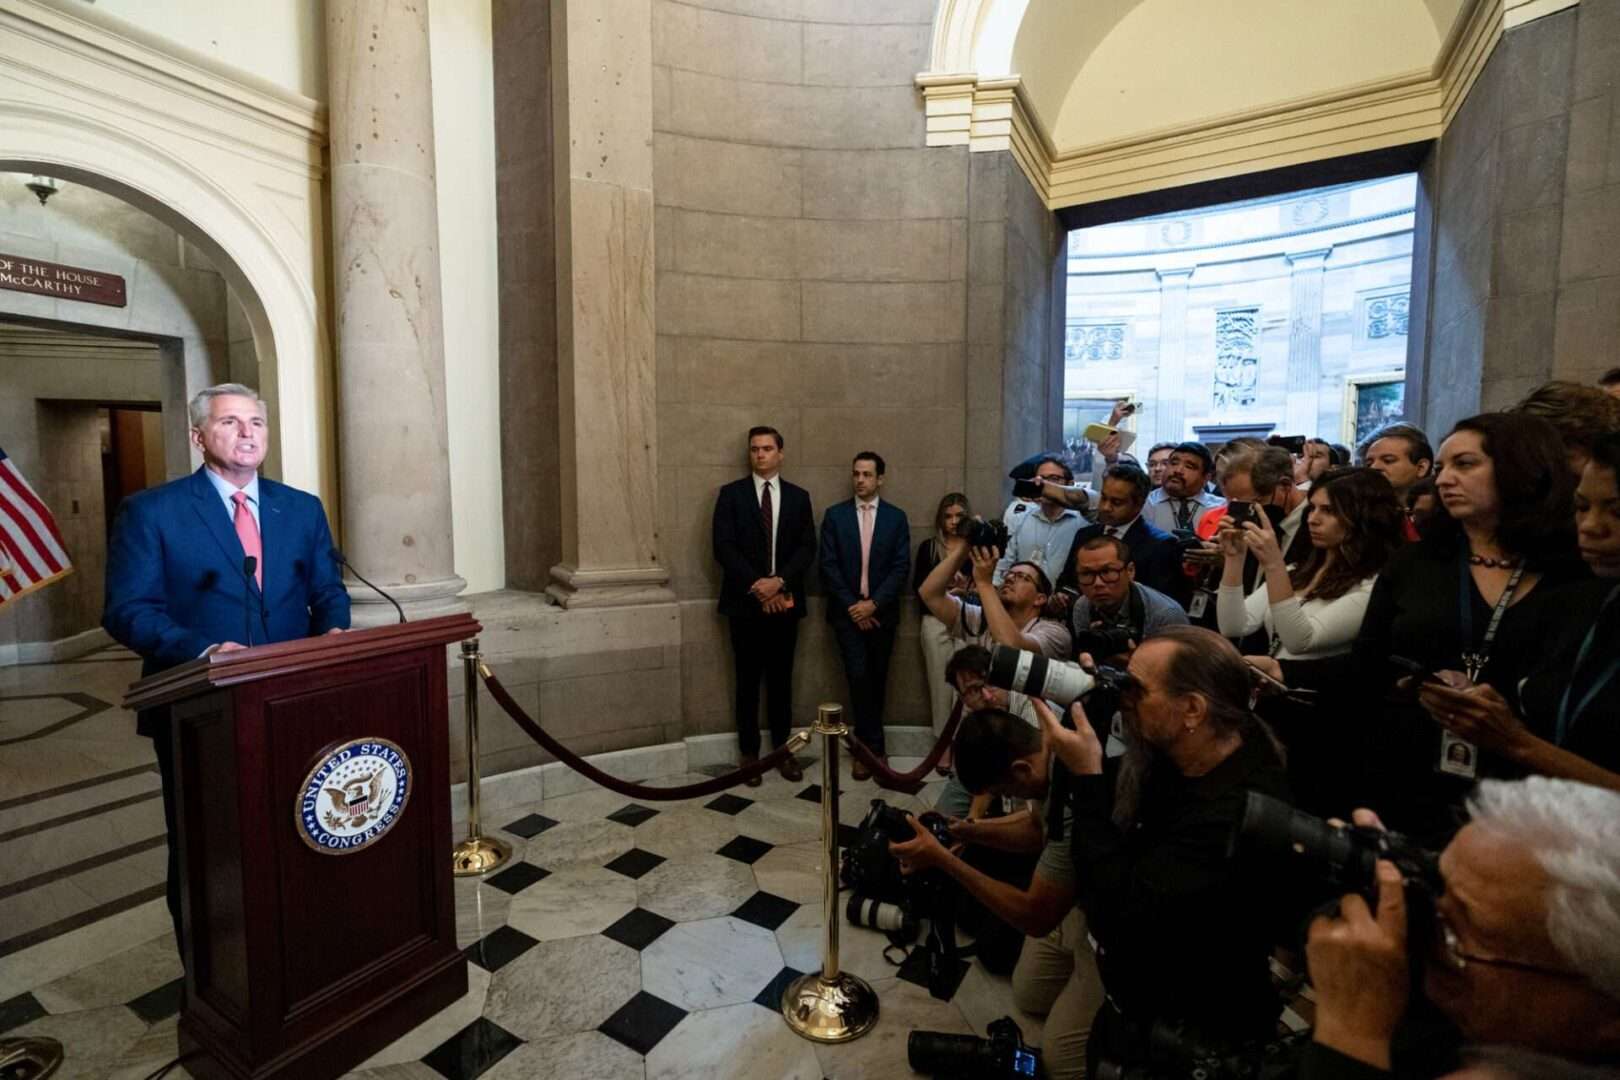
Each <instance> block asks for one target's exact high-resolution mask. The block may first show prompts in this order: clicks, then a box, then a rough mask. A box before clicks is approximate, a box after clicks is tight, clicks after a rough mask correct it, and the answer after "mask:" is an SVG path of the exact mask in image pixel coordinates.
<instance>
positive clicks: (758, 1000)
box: [754, 967, 804, 1012]
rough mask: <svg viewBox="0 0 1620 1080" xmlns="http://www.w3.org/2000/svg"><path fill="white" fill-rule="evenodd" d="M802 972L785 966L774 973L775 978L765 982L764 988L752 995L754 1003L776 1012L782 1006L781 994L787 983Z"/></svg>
mask: <svg viewBox="0 0 1620 1080" xmlns="http://www.w3.org/2000/svg"><path fill="white" fill-rule="evenodd" d="M803 974H804V972H802V971H796V970H794V969H793V968H790V967H785V968H783V969H782V970H781V971H778V972H777V973H776V978H774V979H772V980H771V981H770V982H768V983H766V984H765V989H763V990H761V991H760V992H759V993H758V994H755V995H754V1004H755V1005H763V1006H765V1008H767V1009H769V1010H771V1011H772V1012H776V1011H778V1010H780V1009H781V1008H782V994H783V993H784V992H785V991H786V990H787V988H788V983H790V982H792V981H793V980H794V979H797V978H798V977H799V976H800V975H803Z"/></svg>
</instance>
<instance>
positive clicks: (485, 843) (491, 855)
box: [450, 836, 512, 877]
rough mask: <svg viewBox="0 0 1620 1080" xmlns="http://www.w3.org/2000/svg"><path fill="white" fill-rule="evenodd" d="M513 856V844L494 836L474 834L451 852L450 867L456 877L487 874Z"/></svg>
mask: <svg viewBox="0 0 1620 1080" xmlns="http://www.w3.org/2000/svg"><path fill="white" fill-rule="evenodd" d="M511 857H512V845H511V844H508V843H507V842H506V841H504V840H497V839H496V838H495V837H493V836H472V837H468V838H467V839H466V840H463V841H462V842H461V843H459V844H457V845H456V846H455V849H454V850H452V851H451V852H450V869H451V871H452V872H453V873H454V874H455V875H456V877H476V876H478V875H479V874H487V873H489V872H490V871H491V870H493V869H495V868H496V867H497V866H500V865H501V864H502V863H504V862H505V861H506V860H507V859H510V858H511Z"/></svg>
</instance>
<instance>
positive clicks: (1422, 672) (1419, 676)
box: [1389, 656, 1440, 683]
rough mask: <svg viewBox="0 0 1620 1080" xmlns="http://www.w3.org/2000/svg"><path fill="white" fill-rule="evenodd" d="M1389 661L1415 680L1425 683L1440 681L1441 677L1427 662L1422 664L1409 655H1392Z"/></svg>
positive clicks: (1403, 673)
mask: <svg viewBox="0 0 1620 1080" xmlns="http://www.w3.org/2000/svg"><path fill="white" fill-rule="evenodd" d="M1389 662H1390V664H1391V665H1393V666H1394V667H1396V668H1398V669H1399V670H1400V672H1401V674H1402V675H1409V676H1411V677H1412V679H1413V681H1414V682H1420V683H1425V682H1439V681H1440V677H1439V676H1438V675H1436V674H1435V673H1434V669H1433V668H1431V667H1429V666H1428V665H1427V664H1420V663H1418V662H1417V661H1416V660H1413V659H1411V658H1409V657H1405V656H1391V657H1390V658H1389Z"/></svg>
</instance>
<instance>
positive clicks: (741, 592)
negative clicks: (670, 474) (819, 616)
mask: <svg viewBox="0 0 1620 1080" xmlns="http://www.w3.org/2000/svg"><path fill="white" fill-rule="evenodd" d="M782 450H783V444H782V433H781V432H779V431H777V430H776V429H775V428H770V427H755V428H750V429H749V430H748V464H749V467H750V469H751V470H752V472H753V475H752V476H747V477H744V478H743V479H741V480H734V481H732V482H731V483H729V484H727V485H726V486H725V487H723V488H721V489H720V496H719V498H717V499H716V500H715V503H714V557H715V560H716V561H717V562H719V563H720V567H721V570H722V572H723V577H722V579H721V582H720V614H722V615H724V616H726V617H727V619H728V620H729V621H730V623H731V650H732V653H733V655H734V656H735V657H736V661H737V751H738V754H739V758H740V760H741V763H742V764H744V765H748V764H752V763H753V762H755V761H758V760H759V683H760V679H761V677H762V676H763V678H764V680H765V695H766V706H767V715H768V717H769V721H770V725H771V745H772V746H773V747H779V746H781V745H782V744H783V743H785V742H787V740H788V736H789V734H790V733H791V729H792V727H793V650H794V647H795V646H796V645H797V644H798V640H799V620H800V619H802V618H804V610H805V591H804V575H805V574H806V573H808V572H809V570H810V564H811V563H813V562H814V561H815V558H816V523H815V516H814V514H813V513H812V511H811V509H810V493H809V492H807V491H805V490H804V489H803V488H802V487H799V486H797V485H795V484H790V483H788V482H787V481H785V480H783V479H782V478H781V476H780V472H781V468H782ZM778 771H780V772H781V774H782V777H783V779H786V780H790V781H797V780H802V779H803V778H804V770H803V769H801V768H800V767H799V762H798V760H797V759H796V758H794V757H793V756H791V755H789V757H788V759H787V760H786V761H784V762H782V764H781V765H780V766H779V769H778ZM748 783H749V786H750V787H758V786H759V778H758V777H755V778H754V779H752V780H750V781H748Z"/></svg>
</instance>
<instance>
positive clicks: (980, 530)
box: [956, 518, 1010, 551]
mask: <svg viewBox="0 0 1620 1080" xmlns="http://www.w3.org/2000/svg"><path fill="white" fill-rule="evenodd" d="M956 535H958V536H962V537H966V538H967V542H968V547H976V548H995V549H996V550H997V551H1006V550H1007V540H1008V537H1009V536H1010V534H1009V533H1008V532H1007V526H1006V524H1005V523H1004V522H1002V521H999V520H997V521H980V520H978V519H977V518H967V519H964V520H963V521H962V523H961V524H960V525H958V526H957V527H956Z"/></svg>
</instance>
